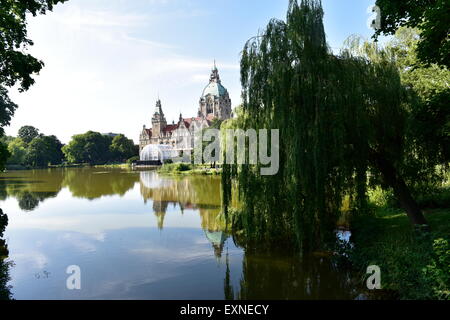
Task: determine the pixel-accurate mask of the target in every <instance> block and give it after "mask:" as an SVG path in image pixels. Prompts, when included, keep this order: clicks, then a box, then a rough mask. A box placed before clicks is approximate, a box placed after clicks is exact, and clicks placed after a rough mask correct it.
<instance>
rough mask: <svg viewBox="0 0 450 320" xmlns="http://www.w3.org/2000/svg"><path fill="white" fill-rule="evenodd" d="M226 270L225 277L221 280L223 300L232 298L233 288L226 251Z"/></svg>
mask: <svg viewBox="0 0 450 320" xmlns="http://www.w3.org/2000/svg"><path fill="white" fill-rule="evenodd" d="M225 264H226V271H225V279H224V280H223V291H224V296H225V300H234V289H233V284H232V283H231V276H230V263H229V260H228V252H227V255H226V257H225Z"/></svg>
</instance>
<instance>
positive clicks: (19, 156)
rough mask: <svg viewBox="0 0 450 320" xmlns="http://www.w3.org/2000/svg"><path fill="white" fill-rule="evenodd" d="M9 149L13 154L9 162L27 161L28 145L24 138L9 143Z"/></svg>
mask: <svg viewBox="0 0 450 320" xmlns="http://www.w3.org/2000/svg"><path fill="white" fill-rule="evenodd" d="M8 150H9V152H10V153H11V156H10V157H9V158H8V164H19V165H22V164H24V163H25V157H26V154H27V145H26V143H25V142H23V140H22V139H20V138H16V139H14V140H12V141H11V142H10V143H9V144H8Z"/></svg>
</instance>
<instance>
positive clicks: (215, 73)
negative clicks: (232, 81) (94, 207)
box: [209, 59, 220, 83]
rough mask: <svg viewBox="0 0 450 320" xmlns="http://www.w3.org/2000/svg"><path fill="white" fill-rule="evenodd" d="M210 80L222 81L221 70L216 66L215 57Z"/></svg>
mask: <svg viewBox="0 0 450 320" xmlns="http://www.w3.org/2000/svg"><path fill="white" fill-rule="evenodd" d="M209 82H210V83H211V82H217V83H220V77H219V70H217V67H216V59H214V67H213V69H212V71H211V76H210V77H209Z"/></svg>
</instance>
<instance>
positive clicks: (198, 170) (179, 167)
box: [158, 163, 221, 175]
mask: <svg viewBox="0 0 450 320" xmlns="http://www.w3.org/2000/svg"><path fill="white" fill-rule="evenodd" d="M220 172H221V170H220V169H214V168H210V166H209V165H192V164H190V163H166V164H164V165H162V166H161V168H159V170H158V173H161V174H167V175H215V174H220Z"/></svg>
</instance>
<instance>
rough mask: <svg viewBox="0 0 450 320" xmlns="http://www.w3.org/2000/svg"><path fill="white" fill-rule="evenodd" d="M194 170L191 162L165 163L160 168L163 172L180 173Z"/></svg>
mask: <svg viewBox="0 0 450 320" xmlns="http://www.w3.org/2000/svg"><path fill="white" fill-rule="evenodd" d="M189 170H192V165H191V164H190V163H183V162H177V163H165V164H164V165H163V166H162V167H161V168H160V169H159V172H161V173H180V172H185V171H189Z"/></svg>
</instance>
